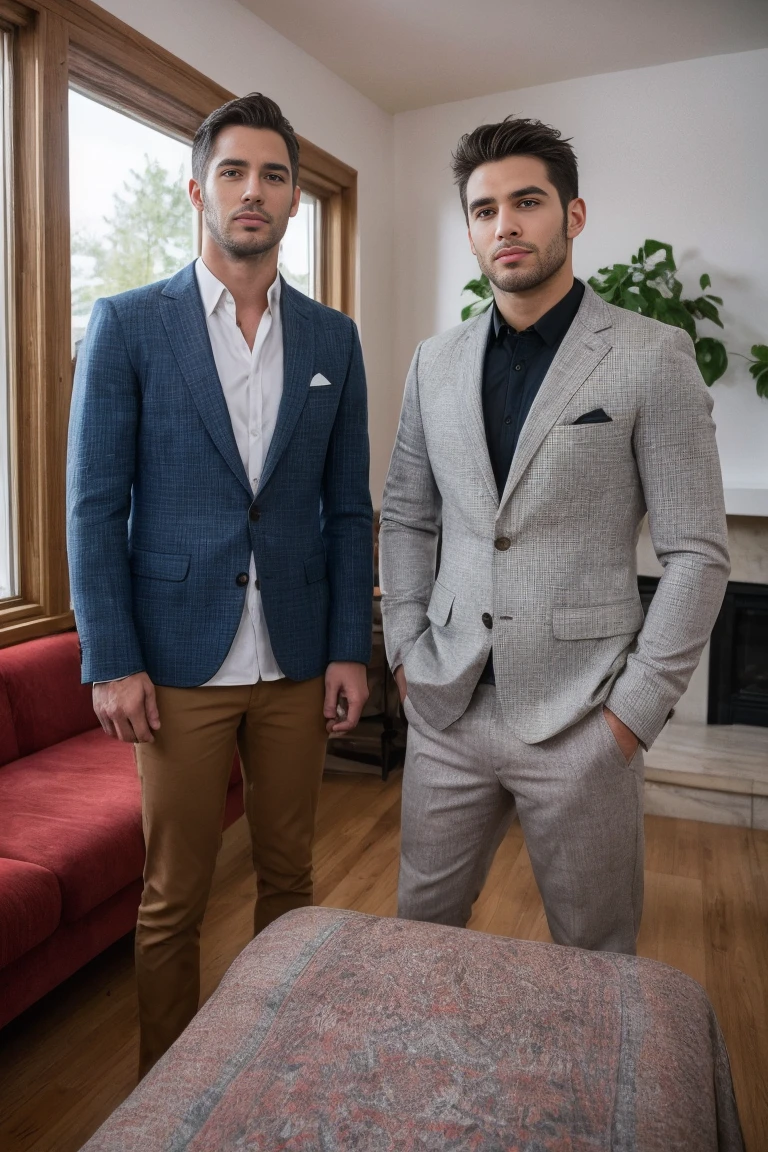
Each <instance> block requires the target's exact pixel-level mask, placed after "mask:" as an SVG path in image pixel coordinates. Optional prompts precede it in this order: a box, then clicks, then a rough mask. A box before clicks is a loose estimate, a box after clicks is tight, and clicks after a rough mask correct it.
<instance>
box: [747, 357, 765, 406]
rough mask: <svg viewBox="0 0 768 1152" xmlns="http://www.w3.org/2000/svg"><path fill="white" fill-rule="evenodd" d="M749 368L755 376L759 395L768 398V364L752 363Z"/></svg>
mask: <svg viewBox="0 0 768 1152" xmlns="http://www.w3.org/2000/svg"><path fill="white" fill-rule="evenodd" d="M749 370H750V372H751V373H752V375H753V376H754V378H755V387H756V388H757V394H758V396H762V398H763V399H764V400H768V364H762V363H760V364H750V366H749Z"/></svg>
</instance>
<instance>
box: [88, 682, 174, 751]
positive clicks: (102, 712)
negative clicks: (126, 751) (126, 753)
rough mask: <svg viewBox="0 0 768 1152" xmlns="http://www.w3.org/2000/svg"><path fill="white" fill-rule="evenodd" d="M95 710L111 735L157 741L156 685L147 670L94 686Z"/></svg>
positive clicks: (139, 741) (135, 741)
mask: <svg viewBox="0 0 768 1152" xmlns="http://www.w3.org/2000/svg"><path fill="white" fill-rule="evenodd" d="M93 710H94V712H95V713H96V715H97V716H98V718H99V723H100V724H101V726H102V728H103V729H104V731H105V732H106V734H107V736H114V737H115V739H116V740H123V741H125V743H126V744H153V743H154V741H155V738H154V736H153V735H152V733H153V732H156V731H157V729H158V728H159V727H160V716H159V713H158V711H157V700H156V699H155V686H154V684H153V683H152V681H151V680H150V678H149V676H147V674H146V672H136V673H134V675H133V676H126V677H125V679H124V680H107V681H106V683H104V684H94V686H93Z"/></svg>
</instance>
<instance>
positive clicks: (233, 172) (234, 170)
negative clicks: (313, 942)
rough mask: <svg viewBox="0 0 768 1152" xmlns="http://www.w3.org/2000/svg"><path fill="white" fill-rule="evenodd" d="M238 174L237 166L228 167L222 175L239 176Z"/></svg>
mask: <svg viewBox="0 0 768 1152" xmlns="http://www.w3.org/2000/svg"><path fill="white" fill-rule="evenodd" d="M238 175H239V173H238V171H237V168H226V169H225V170H224V171H223V172H222V176H238Z"/></svg>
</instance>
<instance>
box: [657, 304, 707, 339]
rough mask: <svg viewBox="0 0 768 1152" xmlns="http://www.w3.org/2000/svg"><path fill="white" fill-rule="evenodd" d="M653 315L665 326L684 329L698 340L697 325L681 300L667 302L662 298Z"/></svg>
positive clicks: (692, 337)
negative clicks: (669, 325)
mask: <svg viewBox="0 0 768 1152" xmlns="http://www.w3.org/2000/svg"><path fill="white" fill-rule="evenodd" d="M653 315H654V316H655V317H656V319H657V320H661V322H662V323H663V324H671V325H672V326H673V327H674V328H683V329H685V331H686V332H687V333H688V335H689V336H690V337H691V339H692V340H695V339H696V324H695V323H694V320H693V317H692V316H691V314H690V312H689V311H688V309H687V308H685V307H683V305H682V304H681V303H680V301H679V300H667V299H665V297H663V296H660V297H659V299H658V300H655V301H654V304H653Z"/></svg>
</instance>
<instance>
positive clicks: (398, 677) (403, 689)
mask: <svg viewBox="0 0 768 1152" xmlns="http://www.w3.org/2000/svg"><path fill="white" fill-rule="evenodd" d="M392 675H393V676H394V678H395V684H397V690H398V692H399V693H400V703H401V704H403V703H404V702H405V698H406V696H407V695H408V684H407V683H406V679H405V669H404V668H403V666H402V664H398V666H397V668H395V670H394V672H393V673H392Z"/></svg>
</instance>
